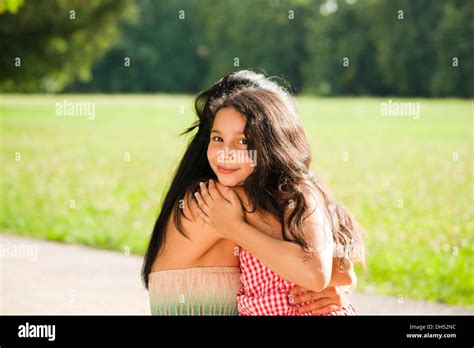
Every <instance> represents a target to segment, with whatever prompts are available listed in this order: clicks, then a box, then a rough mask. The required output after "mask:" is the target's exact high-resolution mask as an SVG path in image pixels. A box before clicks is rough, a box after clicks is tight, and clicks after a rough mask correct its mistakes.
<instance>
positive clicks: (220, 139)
mask: <svg viewBox="0 0 474 348" xmlns="http://www.w3.org/2000/svg"><path fill="white" fill-rule="evenodd" d="M212 141H218V142H222V141H224V139H222V138H221V137H217V136H216V137H212Z"/></svg>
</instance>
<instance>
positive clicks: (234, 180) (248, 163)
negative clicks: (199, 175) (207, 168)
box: [207, 107, 256, 186]
mask: <svg viewBox="0 0 474 348" xmlns="http://www.w3.org/2000/svg"><path fill="white" fill-rule="evenodd" d="M245 123H246V121H245V117H244V116H243V115H242V114H241V113H240V112H238V111H237V110H235V109H234V108H232V107H226V108H222V109H220V110H219V111H218V112H217V114H216V116H215V118H214V123H213V125H212V128H211V138H210V141H209V146H208V148H207V159H208V160H209V164H210V165H211V168H212V170H213V171H214V173H215V174H216V176H217V179H218V180H219V182H220V183H221V184H222V185H224V186H240V185H242V184H243V182H244V180H245V179H246V178H247V177H248V176H249V175H250V174H251V173H252V172H253V170H254V167H255V164H256V163H255V161H254V160H253V159H252V158H251V156H249V153H248V151H247V139H246V138H245V134H244V128H245ZM255 159H256V158H255Z"/></svg>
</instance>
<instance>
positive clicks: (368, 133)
mask: <svg viewBox="0 0 474 348" xmlns="http://www.w3.org/2000/svg"><path fill="white" fill-rule="evenodd" d="M64 99H66V100H68V101H81V102H82V101H87V102H91V101H92V102H94V103H95V118H94V119H88V118H87V117H85V116H57V115H56V114H55V111H56V108H55V104H56V103H57V102H62V101H63V100H64ZM395 100H396V101H401V99H397V98H395V99H394V101H395ZM410 101H412V102H418V101H419V102H420V109H421V116H420V118H419V119H414V118H413V117H407V116H382V115H381V111H380V108H381V106H380V105H381V104H380V103H382V102H387V99H375V98H340V99H339V98H338V99H317V98H309V97H308V98H307V97H302V98H299V99H298V107H299V111H300V114H301V117H302V118H303V122H304V125H305V129H306V134H307V136H308V138H309V139H310V141H311V144H312V146H313V157H314V161H313V168H314V169H315V170H316V171H317V172H318V173H319V174H320V175H321V176H322V177H323V178H325V179H326V181H327V182H328V184H329V186H330V187H331V188H332V189H333V191H334V192H335V193H336V195H337V197H338V198H339V199H340V200H341V201H342V202H344V203H345V204H346V206H348V207H349V208H350V209H351V210H352V212H353V213H354V215H355V216H356V217H357V218H358V219H359V220H360V222H361V224H362V225H363V226H364V227H365V228H366V230H367V236H366V244H367V249H368V267H369V270H368V272H366V273H363V272H358V275H359V279H360V280H359V286H358V288H359V290H365V291H369V292H377V293H385V294H391V295H394V296H403V298H412V299H425V300H429V301H439V302H445V303H449V304H460V305H464V306H467V307H474V296H473V294H474V276H473V269H474V262H473V254H474V252H473V245H474V237H473V235H474V234H473V206H474V205H473V199H472V198H473V186H472V185H473V153H472V152H473V142H472V141H473V123H472V121H473V101H472V100H449V99H448V100H446V99H445V100H426V99H421V100H416V99H411V100H410ZM193 118H194V116H193V112H192V96H179V95H178V96H167V95H155V96H140V95H137V96H133V95H132V96H100V95H98V96H89V95H76V96H68V95H54V96H21V95H0V119H1V124H0V127H1V134H0V135H1V166H2V169H1V194H2V197H1V202H0V204H1V209H0V231H3V232H7V233H12V234H17V235H25V236H31V237H35V238H44V239H51V240H58V241H64V242H67V243H80V244H85V245H89V246H94V247H98V248H107V249H115V250H119V251H122V252H124V251H127V250H130V252H131V253H134V254H143V253H144V251H145V248H146V244H147V242H148V237H149V234H150V232H151V229H152V227H153V224H154V220H155V218H156V215H157V213H158V209H159V204H160V200H161V195H162V192H163V190H164V189H165V187H166V185H167V183H168V182H169V180H170V177H171V175H172V173H173V170H174V168H175V166H176V165H177V163H178V160H179V159H180V156H181V154H182V153H183V150H184V148H185V146H186V143H187V139H186V138H184V137H178V134H179V133H180V132H181V131H182V130H183V129H184V128H186V127H187V126H189V125H190V123H191V121H192V120H193ZM127 156H129V160H127V159H128V157H127Z"/></svg>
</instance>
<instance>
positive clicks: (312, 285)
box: [196, 180, 333, 292]
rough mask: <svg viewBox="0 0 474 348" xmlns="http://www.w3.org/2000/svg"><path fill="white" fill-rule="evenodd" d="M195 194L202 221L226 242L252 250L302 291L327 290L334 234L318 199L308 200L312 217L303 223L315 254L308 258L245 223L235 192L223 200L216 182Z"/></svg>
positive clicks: (290, 244)
mask: <svg viewBox="0 0 474 348" xmlns="http://www.w3.org/2000/svg"><path fill="white" fill-rule="evenodd" d="M200 186H201V192H200V193H197V194H196V199H197V201H198V204H199V208H200V210H198V212H199V214H201V217H202V218H203V219H204V220H205V221H206V222H207V223H209V224H210V225H212V226H213V227H214V228H215V229H216V230H218V231H219V232H220V233H222V234H223V235H224V236H225V237H226V238H228V239H231V240H232V241H234V242H235V243H236V244H238V245H240V246H242V247H243V248H245V249H247V250H249V251H250V252H251V253H252V254H253V255H254V256H255V257H256V258H258V259H259V260H260V261H261V262H262V263H263V264H265V266H267V267H268V268H270V269H271V270H273V271H274V272H275V273H277V274H278V275H280V276H281V277H282V278H284V279H286V280H288V281H290V282H293V283H296V284H299V285H301V286H302V287H304V288H306V289H309V290H312V291H316V292H319V291H321V290H323V289H324V288H326V287H327V286H328V284H329V282H330V279H331V270H332V257H333V245H332V243H333V242H332V233H331V230H330V229H329V226H326V225H325V223H324V221H325V220H324V214H321V213H322V211H321V209H320V207H319V205H318V201H317V198H316V197H313V196H312V195H311V194H309V193H308V195H307V196H306V198H307V202H308V206H309V212H311V214H310V215H309V216H308V218H307V219H305V220H304V227H303V231H304V233H305V234H306V237H307V240H308V241H309V242H310V244H311V245H312V247H313V250H314V252H313V254H312V257H311V258H310V259H309V260H305V258H306V257H307V254H306V253H305V252H304V251H303V249H302V248H301V247H300V246H299V245H298V244H296V243H293V242H288V241H284V240H280V239H277V238H273V237H271V236H268V235H267V234H265V233H263V232H262V231H260V230H259V229H257V228H255V227H253V226H251V225H249V224H248V223H247V222H246V221H245V215H244V212H243V208H242V205H241V202H240V199H239V197H238V196H237V194H236V193H235V192H234V191H233V190H232V189H227V190H225V195H226V197H223V196H222V195H221V194H220V193H219V191H218V190H217V188H216V186H215V184H214V182H213V181H212V180H211V181H210V182H209V189H207V188H206V186H205V185H204V184H201V185H200Z"/></svg>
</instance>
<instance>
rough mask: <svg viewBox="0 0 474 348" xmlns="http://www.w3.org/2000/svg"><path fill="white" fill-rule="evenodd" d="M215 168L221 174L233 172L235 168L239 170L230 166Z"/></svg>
mask: <svg viewBox="0 0 474 348" xmlns="http://www.w3.org/2000/svg"><path fill="white" fill-rule="evenodd" d="M217 170H218V171H219V173H222V174H230V173H233V172H235V171H237V170H239V169H238V168H237V169H232V168H224V167H219V166H218V167H217Z"/></svg>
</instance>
